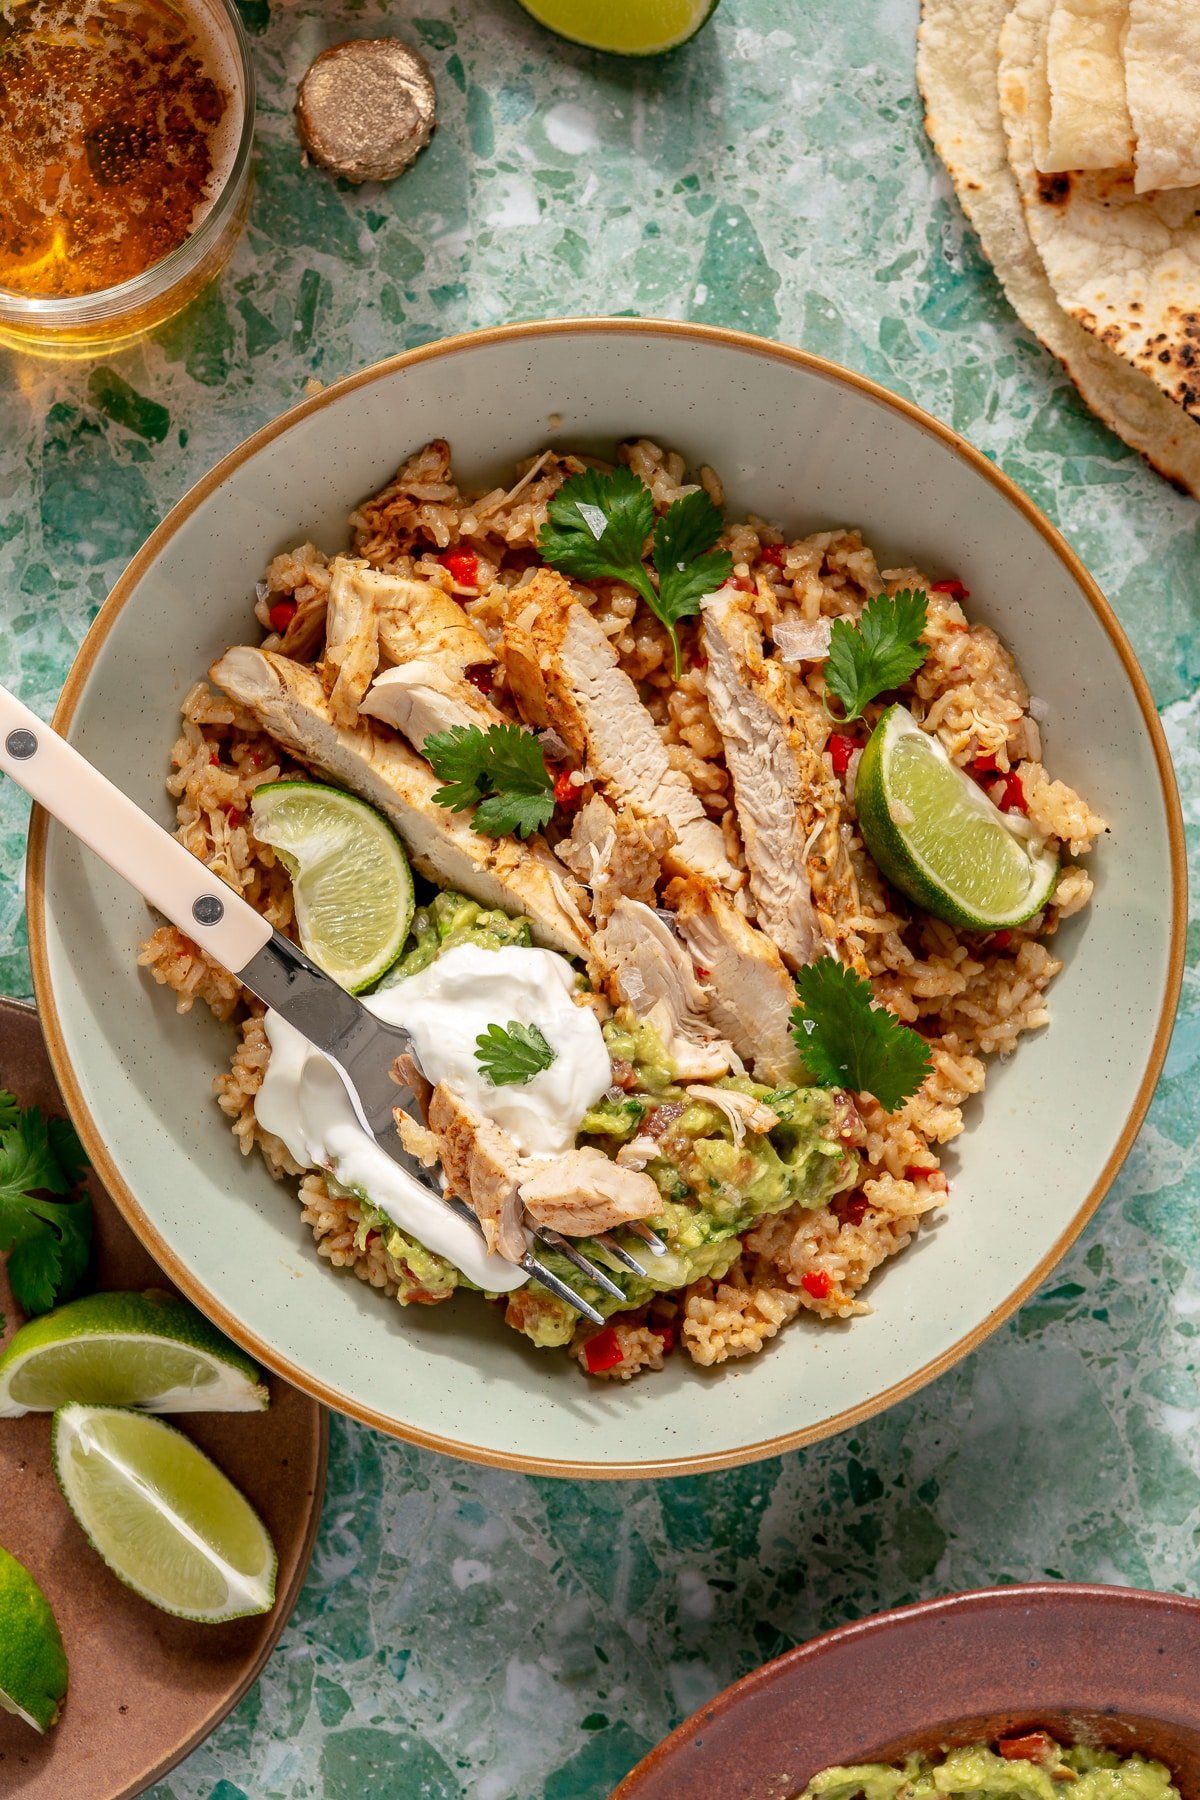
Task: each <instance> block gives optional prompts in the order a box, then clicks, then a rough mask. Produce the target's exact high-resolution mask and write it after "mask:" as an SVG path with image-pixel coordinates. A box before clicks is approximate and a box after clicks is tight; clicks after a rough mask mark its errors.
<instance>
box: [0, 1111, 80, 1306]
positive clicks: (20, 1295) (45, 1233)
mask: <svg viewBox="0 0 1200 1800" xmlns="http://www.w3.org/2000/svg"><path fill="white" fill-rule="evenodd" d="M86 1162H87V1158H86V1157H85V1156H84V1153H83V1149H82V1146H81V1145H80V1143H79V1139H78V1138H77V1137H76V1135H75V1132H74V1130H73V1128H72V1127H71V1126H70V1125H69V1124H68V1123H67V1122H66V1121H65V1120H62V1119H49V1120H48V1119H47V1118H46V1116H45V1114H44V1113H43V1112H42V1111H41V1109H40V1108H39V1107H36V1106H34V1107H29V1108H28V1109H27V1110H26V1111H24V1112H22V1111H21V1110H20V1109H19V1108H18V1107H17V1104H16V1101H15V1100H13V1099H12V1096H11V1095H10V1094H8V1093H4V1092H0V1252H3V1251H6V1250H7V1251H9V1252H11V1254H10V1256H9V1259H8V1279H9V1285H10V1286H11V1288H12V1291H13V1298H14V1299H15V1300H16V1302H17V1304H18V1306H20V1307H21V1308H22V1310H23V1311H24V1312H26V1313H29V1314H35V1313H43V1312H48V1311H49V1309H50V1307H52V1306H53V1305H54V1304H55V1301H56V1300H58V1299H64V1298H66V1297H67V1296H68V1295H69V1294H70V1293H71V1291H72V1290H73V1289H74V1288H75V1287H76V1286H77V1285H78V1283H79V1282H80V1280H81V1279H82V1277H83V1275H84V1272H85V1270H86V1268H87V1263H88V1257H89V1255H90V1253H91V1244H92V1203H91V1200H90V1199H89V1198H88V1197H87V1195H86V1194H84V1195H81V1196H80V1197H79V1198H78V1199H75V1200H68V1199H49V1198H47V1196H48V1195H51V1194H54V1195H67V1194H70V1192H71V1190H72V1189H73V1188H74V1187H75V1186H76V1184H77V1183H78V1181H79V1178H80V1175H81V1173H82V1170H83V1168H84V1166H85V1165H86Z"/></svg>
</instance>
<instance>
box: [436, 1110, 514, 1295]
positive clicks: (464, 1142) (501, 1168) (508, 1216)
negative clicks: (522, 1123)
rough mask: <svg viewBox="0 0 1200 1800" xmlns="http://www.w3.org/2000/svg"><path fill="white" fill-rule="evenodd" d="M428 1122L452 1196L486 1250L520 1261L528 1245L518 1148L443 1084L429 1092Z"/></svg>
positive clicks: (490, 1120) (498, 1129)
mask: <svg viewBox="0 0 1200 1800" xmlns="http://www.w3.org/2000/svg"><path fill="white" fill-rule="evenodd" d="M428 1121H429V1130H430V1131H431V1132H432V1134H433V1136H434V1138H435V1139H436V1140H437V1144H438V1150H439V1153H440V1157H441V1164H442V1170H443V1173H444V1174H445V1177H446V1185H447V1188H448V1189H449V1191H450V1193H452V1194H457V1195H458V1197H459V1198H460V1199H462V1200H465V1201H466V1202H467V1204H468V1205H469V1206H470V1207H471V1208H472V1210H473V1211H474V1213H475V1216H476V1217H477V1218H478V1220H479V1223H480V1224H481V1225H482V1227H483V1237H484V1242H485V1243H486V1244H487V1247H488V1249H489V1250H490V1251H492V1252H493V1253H499V1255H501V1256H504V1257H507V1258H508V1261H509V1262H520V1260H521V1258H522V1257H523V1256H524V1254H525V1252H526V1250H527V1248H528V1245H527V1244H526V1241H525V1231H524V1228H523V1226H522V1224H521V1216H522V1206H521V1198H520V1195H519V1193H518V1187H519V1183H520V1173H521V1158H520V1156H519V1154H518V1152H517V1147H516V1145H515V1144H514V1143H513V1141H512V1139H511V1138H510V1137H509V1136H508V1134H507V1132H505V1131H502V1130H501V1128H500V1126H499V1125H497V1124H496V1123H495V1121H494V1120H492V1119H485V1118H483V1117H482V1115H481V1114H479V1113H477V1112H476V1111H475V1110H474V1108H473V1107H471V1106H469V1105H468V1104H467V1101H466V1100H465V1099H464V1097H463V1096H462V1095H461V1094H460V1093H458V1091H457V1089H455V1088H453V1087H450V1086H448V1084H447V1083H446V1082H444V1081H442V1082H439V1083H438V1085H437V1087H435V1088H434V1090H433V1094H432V1096H431V1098H430V1101H429V1112H428Z"/></svg>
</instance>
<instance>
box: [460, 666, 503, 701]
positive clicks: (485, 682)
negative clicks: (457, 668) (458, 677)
mask: <svg viewBox="0 0 1200 1800" xmlns="http://www.w3.org/2000/svg"><path fill="white" fill-rule="evenodd" d="M465 673H466V677H467V680H468V681H469V682H470V684H471V686H472V687H474V688H478V689H479V691H480V693H481V694H490V693H491V691H492V688H493V687H494V686H495V682H496V671H495V670H494V669H493V667H492V665H491V663H472V664H471V666H470V668H469V669H467V670H466V671H465Z"/></svg>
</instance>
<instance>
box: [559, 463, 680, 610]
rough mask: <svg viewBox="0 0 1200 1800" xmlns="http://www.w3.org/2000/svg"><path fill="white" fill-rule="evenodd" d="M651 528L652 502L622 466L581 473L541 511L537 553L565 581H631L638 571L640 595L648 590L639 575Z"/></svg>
mask: <svg viewBox="0 0 1200 1800" xmlns="http://www.w3.org/2000/svg"><path fill="white" fill-rule="evenodd" d="M653 524H654V500H653V497H652V495H651V493H650V489H649V488H648V487H647V486H646V484H645V482H644V481H639V480H638V478H637V476H636V475H635V474H634V473H633V471H632V470H631V469H627V468H625V467H624V466H622V467H619V468H616V469H614V470H613V471H612V473H611V474H608V475H604V474H601V472H600V471H599V470H598V469H584V471H583V473H582V474H580V475H572V476H571V477H570V478H569V479H568V480H567V481H564V482H563V484H562V486H561V487H560V488H559V490H558V492H557V493H556V494H555V496H554V498H553V499H552V500H551V502H550V504H549V506H548V507H547V508H546V524H545V525H543V527H542V530H541V534H540V536H539V537H538V549H539V550H540V551H541V553H542V555H543V556H544V557H545V559H546V561H547V562H548V563H553V565H554V567H555V568H556V569H561V570H562V572H563V574H564V575H576V576H578V577H579V579H580V580H581V581H588V580H591V579H593V578H595V577H596V576H599V577H602V578H603V577H607V578H608V579H610V580H613V581H630V580H632V579H633V577H632V574H631V571H632V570H633V569H637V570H639V571H641V574H642V580H641V582H640V583H639V582H637V581H636V580H635V581H634V586H635V587H639V586H640V587H641V589H642V592H643V593H644V592H645V590H646V589H647V588H648V587H649V586H650V583H649V581H648V580H647V578H646V575H645V571H644V570H642V550H643V548H644V546H645V543H646V539H647V538H648V537H649V536H650V528H651V526H652V525H653Z"/></svg>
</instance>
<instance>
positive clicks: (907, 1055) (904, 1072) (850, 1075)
mask: <svg viewBox="0 0 1200 1800" xmlns="http://www.w3.org/2000/svg"><path fill="white" fill-rule="evenodd" d="M796 993H797V995H798V996H799V1001H800V1004H799V1005H798V1006H797V1007H794V1008H793V1011H792V1035H793V1036H794V1038H795V1040H796V1047H797V1049H798V1050H799V1052H800V1054H801V1056H802V1057H803V1058H804V1061H805V1064H806V1066H807V1068H808V1070H809V1072H810V1073H811V1074H812V1075H814V1076H815V1077H816V1079H817V1080H818V1081H821V1082H825V1083H826V1084H827V1085H828V1086H830V1087H845V1088H849V1089H850V1090H851V1091H852V1092H853V1093H856V1094H874V1096H875V1098H876V1100H878V1102H879V1104H880V1106H882V1107H883V1108H884V1110H885V1111H886V1112H895V1111H896V1109H897V1108H898V1107H900V1106H902V1105H903V1104H904V1102H905V1101H906V1100H907V1099H908V1098H909V1097H910V1096H911V1095H912V1094H915V1093H916V1091H917V1089H918V1088H919V1087H920V1085H921V1083H922V1082H923V1081H924V1079H925V1077H926V1075H927V1074H928V1073H929V1071H930V1069H931V1068H932V1067H933V1063H932V1061H931V1059H930V1055H929V1046H928V1044H927V1043H926V1042H925V1039H924V1038H923V1037H922V1036H921V1034H920V1032H919V1031H913V1030H911V1029H910V1028H909V1027H908V1026H907V1025H902V1024H901V1023H900V1021H899V1020H898V1019H897V1018H895V1017H893V1015H892V1014H891V1013H890V1012H888V1010H887V1008H886V1007H882V1006H876V1005H875V1004H874V1001H873V995H872V993H871V984H870V982H869V981H865V980H864V979H863V977H862V976H861V975H856V974H855V972H854V970H853V969H847V968H846V967H844V965H843V964H842V963H840V962H838V961H837V960H836V958H835V957H832V956H822V957H819V958H818V959H817V961H816V962H813V963H809V964H808V966H807V967H806V968H803V969H801V970H800V971H799V972H798V974H797V976H796Z"/></svg>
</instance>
